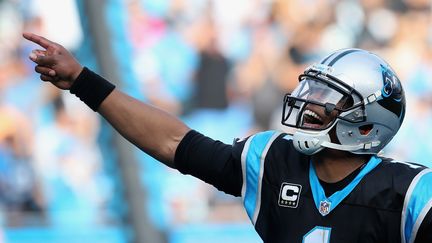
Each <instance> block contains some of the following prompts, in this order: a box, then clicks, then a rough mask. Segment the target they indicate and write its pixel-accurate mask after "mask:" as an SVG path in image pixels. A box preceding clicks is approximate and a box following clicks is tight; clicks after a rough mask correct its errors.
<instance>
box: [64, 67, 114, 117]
mask: <svg viewBox="0 0 432 243" xmlns="http://www.w3.org/2000/svg"><path fill="white" fill-rule="evenodd" d="M114 88H115V85H114V84H112V83H110V82H109V81H108V80H106V79H104V78H103V77H101V76H99V75H98V74H96V73H94V72H92V71H91V70H90V69H88V68H86V67H84V68H83V70H82V71H81V73H80V74H79V75H78V77H77V78H76V80H75V82H74V83H73V84H72V86H71V88H70V90H69V91H70V92H71V94H74V95H76V96H77V97H78V98H79V99H80V100H82V101H83V102H84V103H85V104H86V105H88V106H89V107H90V108H91V109H92V110H93V111H97V109H98V108H99V106H100V104H101V103H102V101H104V100H105V98H106V97H107V96H108V95H109V94H111V92H112V91H113V90H114Z"/></svg>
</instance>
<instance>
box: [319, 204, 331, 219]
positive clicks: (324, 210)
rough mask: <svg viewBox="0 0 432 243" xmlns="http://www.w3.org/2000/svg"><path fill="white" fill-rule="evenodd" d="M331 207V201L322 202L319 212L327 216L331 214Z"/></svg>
mask: <svg viewBox="0 0 432 243" xmlns="http://www.w3.org/2000/svg"><path fill="white" fill-rule="evenodd" d="M330 205H331V203H330V202H329V201H321V203H320V207H319V212H320V213H321V215H322V216H326V215H327V214H328V213H329V212H330Z"/></svg>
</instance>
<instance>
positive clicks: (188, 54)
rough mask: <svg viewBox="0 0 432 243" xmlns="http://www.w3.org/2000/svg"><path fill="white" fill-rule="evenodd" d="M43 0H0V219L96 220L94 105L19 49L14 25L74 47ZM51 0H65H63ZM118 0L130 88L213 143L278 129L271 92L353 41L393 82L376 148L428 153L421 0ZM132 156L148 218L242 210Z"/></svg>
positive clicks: (431, 85)
mask: <svg viewBox="0 0 432 243" xmlns="http://www.w3.org/2000/svg"><path fill="white" fill-rule="evenodd" d="M48 1H50V0H32V1H20V0H1V1H0V216H1V217H0V220H2V222H3V225H5V226H27V225H32V224H39V225H40V224H41V223H42V224H46V225H50V224H56V225H58V224H60V225H62V224H70V223H79V224H82V223H84V224H85V223H87V224H98V223H107V222H109V221H110V217H109V215H110V214H111V213H110V212H109V210H108V209H107V204H108V202H109V201H110V200H112V198H113V189H112V188H113V185H112V184H113V183H114V182H113V181H112V180H110V179H109V178H110V175H109V174H108V173H107V172H106V171H105V170H104V169H103V168H104V161H103V159H102V155H101V152H100V144H98V142H97V138H98V134H99V131H100V119H99V117H98V116H97V115H96V114H95V113H93V112H91V111H90V110H89V109H88V108H86V107H85V106H84V105H83V104H81V103H79V102H78V101H77V100H76V99H74V97H71V96H70V95H69V94H68V93H65V92H59V91H58V90H55V89H53V88H52V87H51V86H50V85H49V84H42V83H41V82H40V81H39V79H38V76H36V75H35V74H34V72H33V65H32V64H31V63H30V62H29V61H28V58H27V55H28V53H29V51H30V50H31V48H33V46H31V45H30V44H29V43H25V42H24V41H23V40H22V38H21V33H22V31H23V30H30V31H34V32H36V33H39V34H43V35H48V37H49V36H54V37H56V38H55V39H56V40H58V41H59V42H60V43H62V44H64V45H65V46H66V47H67V48H69V49H70V50H72V51H73V50H74V49H76V48H79V45H80V43H79V41H80V39H79V38H80V35H82V33H80V32H79V28H77V26H78V27H79V24H80V23H79V18H77V15H76V14H75V15H73V14H71V17H70V18H73V20H74V21H70V19H69V20H66V22H68V24H69V25H71V24H73V26H72V27H73V28H72V27H71V28H66V29H68V30H77V29H78V30H77V31H75V32H74V31H69V35H67V33H65V31H64V29H63V30H61V31H62V32H61V33H62V34H63V33H65V35H60V34H58V33H57V34H56V31H58V32H60V30H56V27H55V26H54V27H53V26H52V23H51V25H50V24H49V22H50V21H51V22H52V19H53V16H52V15H50V14H49V13H47V11H44V8H43V7H41V5H42V4H44V5H42V6H47V2H48ZM50 2H56V1H54V0H52V1H50ZM62 2H63V1H62ZM65 2H68V3H69V5H68V4H66V6H68V9H69V10H71V9H73V6H74V5H73V2H74V1H72V0H71V1H65ZM123 2H124V4H125V9H126V11H127V14H126V16H127V19H126V23H125V28H126V30H127V34H128V39H129V41H130V43H129V44H130V45H131V46H132V50H133V52H132V53H133V56H132V60H131V63H132V68H133V71H134V75H135V76H136V78H137V80H138V81H139V87H140V92H141V93H142V95H143V97H145V98H146V100H147V101H148V102H150V103H152V104H154V105H157V106H159V107H162V108H164V109H165V110H167V111H169V112H171V113H172V114H175V115H178V116H180V117H181V118H182V119H183V120H184V121H185V122H186V123H187V124H188V125H190V126H191V127H192V128H194V129H196V130H198V131H201V132H203V133H205V134H207V135H209V136H211V137H213V138H215V139H219V140H221V141H223V142H226V143H231V142H232V139H233V138H235V137H244V136H247V135H249V134H251V133H253V132H256V131H261V130H265V129H282V128H281V126H280V119H281V105H282V98H283V94H285V93H287V92H291V91H292V90H293V88H294V87H295V86H296V84H297V82H298V79H297V77H298V75H299V74H300V73H301V72H302V70H303V69H304V68H305V67H306V66H308V65H309V64H311V63H312V62H314V61H318V60H319V59H320V58H321V57H323V56H324V55H326V54H328V53H329V52H331V51H333V50H336V49H341V48H346V47H360V48H365V49H369V50H371V51H373V52H375V53H377V54H380V55H381V56H382V57H384V58H385V59H386V60H387V61H388V62H389V63H390V64H391V65H392V66H393V67H394V69H395V70H396V73H397V74H398V75H399V78H400V79H401V81H402V83H403V85H404V87H405V92H406V95H407V106H408V112H407V114H406V117H405V123H404V124H403V126H402V128H401V130H400V132H399V134H398V135H396V137H395V139H394V141H393V142H392V143H391V144H390V145H389V146H388V148H387V149H386V150H385V151H384V155H387V156H391V157H394V158H396V159H400V160H405V161H415V162H417V163H421V164H425V165H427V166H430V165H432V163H431V159H430V158H432V140H431V138H430V136H428V134H429V132H430V131H431V129H430V127H429V125H431V126H432V80H431V79H432V49H431V48H432V28H431V27H432V25H431V3H430V1H428V0H254V1H252V0H236V1H230V0H161V1H152V0H125V1H123ZM63 4H64V3H63ZM63 8H65V7H63ZM75 11H76V10H75ZM57 12H61V13H64V11H57ZM73 16H74V17H73ZM54 17H55V16H54ZM63 18H65V17H63ZM71 33H73V34H74V35H73V36H74V37H73V38H69V37H68V36H70V35H71ZM137 156H138V157H139V160H140V161H141V162H142V163H141V168H142V169H141V170H142V171H141V172H142V178H143V179H142V182H143V186H145V187H147V188H148V191H149V201H150V202H149V211H150V216H151V217H152V218H153V220H154V222H155V224H156V225H158V226H159V227H162V228H164V227H168V228H169V227H172V226H173V225H181V224H185V223H193V222H245V221H247V219H246V217H245V214H244V213H243V211H242V209H241V204H240V203H239V200H238V199H233V198H231V197H228V196H226V195H224V194H222V193H220V192H217V191H216V190H214V189H212V188H210V187H208V186H207V185H205V184H204V183H201V182H198V181H197V180H195V179H193V178H190V177H185V176H183V175H180V174H179V173H178V172H176V171H173V170H171V169H168V168H165V167H162V166H160V165H158V164H157V163H156V162H155V161H153V159H151V158H149V157H148V156H146V155H145V154H139V155H137ZM72 216H74V217H72Z"/></svg>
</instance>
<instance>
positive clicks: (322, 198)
mask: <svg viewBox="0 0 432 243" xmlns="http://www.w3.org/2000/svg"><path fill="white" fill-rule="evenodd" d="M380 162H381V159H380V158H378V157H376V156H372V157H371V159H370V160H369V162H368V163H367V164H366V165H365V166H364V167H363V168H362V169H361V171H360V173H359V174H358V175H357V176H356V177H355V178H354V180H352V181H351V182H350V183H349V184H348V185H347V186H346V187H345V188H344V189H342V190H341V191H337V192H335V193H333V195H331V196H330V197H326V195H325V193H324V189H323V188H322V186H321V184H320V182H319V180H318V176H317V175H316V172H315V167H314V166H313V163H312V160H311V161H310V165H309V183H310V186H311V189H312V195H313V199H314V202H315V206H316V208H317V209H318V211H319V212H320V214H321V215H322V216H326V215H327V214H329V213H330V212H331V211H332V210H333V209H334V208H336V207H337V205H339V203H340V202H341V201H342V200H344V199H345V198H346V197H347V196H348V194H350V193H351V192H352V190H353V189H354V188H355V187H356V186H357V184H358V183H359V182H360V181H361V180H362V179H363V177H364V176H365V175H366V174H367V173H369V172H370V171H371V170H373V169H374V168H375V167H376V166H377V165H378V164H379V163H380Z"/></svg>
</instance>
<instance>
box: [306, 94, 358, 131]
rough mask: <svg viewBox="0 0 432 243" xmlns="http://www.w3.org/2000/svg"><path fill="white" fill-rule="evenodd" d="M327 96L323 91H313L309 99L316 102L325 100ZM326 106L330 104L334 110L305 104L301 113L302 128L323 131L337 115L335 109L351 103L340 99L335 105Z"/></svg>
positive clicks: (348, 100) (345, 99)
mask: <svg viewBox="0 0 432 243" xmlns="http://www.w3.org/2000/svg"><path fill="white" fill-rule="evenodd" d="M327 95H328V94H326V91H324V90H315V91H313V92H311V93H310V95H309V99H312V100H316V101H320V100H325V99H326V96H327ZM328 104H330V106H333V105H334V107H335V108H336V109H326V108H325V107H323V106H320V105H315V104H312V103H309V104H307V105H306V107H305V110H304V112H303V119H302V126H303V127H304V128H312V129H325V128H327V127H328V126H329V125H330V123H332V122H333V121H334V120H335V119H336V117H337V116H338V115H339V111H338V110H337V109H343V108H346V107H349V106H350V105H351V104H352V102H350V99H347V98H346V97H342V98H340V99H339V101H338V102H337V103H336V104H332V103H328Z"/></svg>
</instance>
